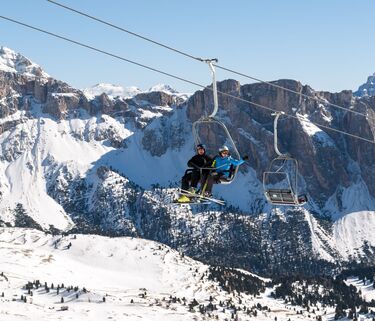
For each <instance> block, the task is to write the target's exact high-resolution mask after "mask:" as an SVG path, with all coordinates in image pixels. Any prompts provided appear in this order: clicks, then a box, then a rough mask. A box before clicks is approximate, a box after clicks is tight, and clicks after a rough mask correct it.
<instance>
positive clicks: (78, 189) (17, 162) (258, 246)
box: [0, 49, 375, 274]
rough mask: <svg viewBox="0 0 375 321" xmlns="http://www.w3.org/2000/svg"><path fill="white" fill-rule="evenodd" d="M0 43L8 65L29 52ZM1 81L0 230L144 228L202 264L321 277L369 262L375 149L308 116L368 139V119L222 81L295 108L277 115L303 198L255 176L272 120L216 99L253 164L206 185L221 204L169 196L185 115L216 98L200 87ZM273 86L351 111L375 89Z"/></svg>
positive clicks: (269, 147)
mask: <svg viewBox="0 0 375 321" xmlns="http://www.w3.org/2000/svg"><path fill="white" fill-rule="evenodd" d="M3 52H5V53H4V54H3V56H4V57H5V56H6V57H14V58H12V59H10V60H9V59H8V58H7V59H8V62H7V64H8V65H12V64H13V65H15V64H16V63H15V61H16V60H17V59H21V60H23V59H26V58H21V56H20V55H18V54H15V53H11V51H10V50H9V49H6V50H5V51H4V50H3ZM2 59H4V58H2ZM42 75H44V74H42ZM0 83H1V87H0V116H1V118H0V124H1V129H2V134H1V136H0V145H1V154H0V160H1V162H0V220H1V221H0V224H2V225H4V226H33V227H36V228H39V229H43V230H50V231H54V230H55V229H56V228H58V229H60V230H66V231H67V230H70V231H74V232H76V233H78V232H81V233H82V232H86V233H87V232H90V233H99V234H105V235H127V236H135V237H142V238H147V239H151V240H155V241H159V242H162V243H164V244H167V245H169V246H171V247H173V248H175V249H178V250H180V251H182V252H183V253H185V254H187V255H189V256H191V257H194V258H197V259H199V260H201V261H204V262H206V263H211V264H222V265H227V266H233V267H237V268H239V267H241V268H244V269H247V270H251V271H258V272H261V273H264V274H275V273H286V274H288V273H294V272H299V271H304V272H305V273H306V274H322V273H330V272H331V271H332V269H336V268H340V266H341V267H342V265H343V264H346V263H347V262H351V261H354V260H361V261H362V262H364V263H366V262H367V263H373V262H375V254H374V253H375V252H374V247H375V236H374V235H375V234H374V229H375V216H374V214H375V212H374V211H375V201H374V195H375V183H374V182H375V180H374V178H375V177H374V176H375V169H374V165H373V164H374V163H375V150H374V148H373V146H371V145H369V144H367V143H363V142H358V141H356V140H353V139H350V138H347V137H344V136H342V135H340V134H337V133H332V132H328V131H322V130H321V129H319V128H317V127H316V126H315V125H313V124H312V121H314V122H321V123H323V124H325V125H327V126H333V127H334V128H337V129H344V128H345V130H346V131H348V132H351V133H354V134H356V135H362V136H363V137H368V138H370V137H373V136H372V135H373V134H372V127H371V126H372V125H371V123H370V122H369V121H368V120H366V119H365V118H362V117H360V116H357V115H353V114H350V113H347V112H345V111H337V110H334V109H333V108H332V107H329V106H328V105H325V104H323V103H322V104H318V103H316V102H315V101H306V100H301V99H300V97H296V96H295V95H292V94H289V93H285V92H284V91H281V90H279V89H272V88H270V87H269V86H268V85H266V84H251V85H241V84H239V83H238V82H237V81H235V80H226V81H223V82H220V83H218V86H219V90H220V91H224V92H228V93H231V94H232V95H237V96H239V97H241V98H242V99H246V100H249V101H250V102H251V101H253V102H258V103H262V104H264V105H267V106H272V107H273V108H277V109H279V110H283V111H286V112H288V113H295V114H296V115H299V119H298V120H293V119H290V118H288V119H285V120H283V122H282V123H281V125H280V148H281V149H282V150H283V151H286V152H289V153H290V154H292V155H293V156H295V157H296V158H297V159H298V160H299V162H300V172H299V173H300V176H299V179H300V183H301V186H302V187H303V188H304V191H305V192H306V193H307V194H308V197H309V199H310V201H309V203H308V204H307V205H306V206H305V207H304V208H272V207H271V206H270V205H269V204H267V202H266V200H265V198H264V196H263V191H262V183H261V178H262V172H263V171H264V170H265V169H266V168H267V166H268V164H269V163H270V160H271V159H272V158H273V157H274V156H275V155H274V151H273V132H272V117H271V116H270V115H269V114H267V113H266V112H265V111H264V110H261V109H259V108H256V107H251V108H249V105H248V104H245V103H238V102H237V101H235V100H233V99H229V98H226V99H220V107H221V108H220V113H219V116H220V117H221V119H223V120H225V122H226V124H227V126H228V128H229V130H230V132H231V133H232V135H233V137H234V139H235V141H236V142H237V145H238V148H239V150H240V152H241V154H242V155H245V154H248V155H250V164H249V165H246V166H243V168H242V170H241V171H240V173H239V175H238V177H237V178H236V181H235V182H234V183H233V184H231V185H230V186H215V188H214V193H215V195H216V196H217V197H222V198H223V199H224V200H225V201H226V202H227V204H228V206H227V207H224V208H220V207H218V206H216V205H212V206H184V207H178V206H175V205H173V204H171V201H172V200H173V197H174V194H175V193H176V187H177V186H178V185H179V180H180V177H181V175H182V173H183V172H184V170H185V166H186V162H187V160H188V159H189V158H190V157H191V156H192V153H193V150H194V149H193V137H192V134H191V125H192V122H193V121H194V120H196V119H198V118H199V117H201V116H202V115H204V114H207V113H208V111H209V110H210V108H211V107H212V106H211V105H212V103H211V102H212V94H211V91H210V90H208V89H207V90H204V91H197V92H196V93H194V94H193V95H191V96H188V95H184V94H180V93H176V92H174V91H172V90H171V89H168V88H166V87H165V86H162V87H160V86H158V87H157V88H154V89H151V90H149V91H146V92H141V93H137V94H136V95H134V96H133V97H130V98H124V97H121V96H116V97H109V96H108V95H107V94H106V93H101V94H99V95H96V94H95V96H94V97H90V99H88V98H87V97H86V95H85V94H84V93H83V92H82V91H80V90H77V89H74V88H72V87H70V86H69V85H67V84H66V83H63V82H61V81H58V80H55V79H53V78H45V77H44V76H35V75H30V74H29V73H26V74H24V73H23V72H22V71H17V70H16V69H14V70H2V71H0ZM278 84H280V85H282V86H286V87H288V88H292V89H294V90H297V91H300V92H303V93H306V94H309V95H315V96H317V97H320V98H321V99H325V100H326V101H330V102H333V103H335V104H340V105H342V106H346V107H347V108H348V109H349V108H354V109H360V108H362V109H366V111H367V112H368V113H369V114H372V113H374V110H375V100H374V99H372V98H366V99H359V98H354V97H353V96H352V93H351V92H349V91H344V92H341V93H334V94H332V93H327V92H315V91H314V90H312V89H311V88H310V87H308V86H303V85H302V84H300V83H299V82H297V81H293V80H279V81H278ZM163 88H164V89H163ZM220 139H223V137H222V136H220V135H212V136H210V140H211V142H213V143H220ZM224 139H225V137H224ZM223 253H225V255H223Z"/></svg>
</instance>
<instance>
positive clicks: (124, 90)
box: [83, 83, 142, 99]
mask: <svg viewBox="0 0 375 321" xmlns="http://www.w3.org/2000/svg"><path fill="white" fill-rule="evenodd" d="M141 92H142V91H141V90H140V89H139V88H137V87H134V86H131V87H122V86H119V85H112V84H105V83H101V84H96V85H95V86H92V87H90V88H85V89H83V93H84V94H85V95H86V97H87V98H88V99H93V98H94V97H95V96H100V95H101V94H103V93H105V94H106V95H107V96H108V97H112V98H115V97H122V98H132V97H134V96H135V95H137V94H140V93H141Z"/></svg>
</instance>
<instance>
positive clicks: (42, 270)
mask: <svg viewBox="0 0 375 321" xmlns="http://www.w3.org/2000/svg"><path fill="white" fill-rule="evenodd" d="M69 244H71V247H70V246H69ZM0 245H1V246H0V255H1V257H2V260H1V261H0V271H1V272H2V274H1V275H0V293H4V296H1V297H0V304H1V309H0V319H1V320H3V319H4V320H5V319H6V320H16V321H18V320H40V321H43V320H48V321H49V320H53V319H59V320H72V319H74V320H92V321H95V320H98V321H99V320H100V321H101V320H104V319H113V320H207V314H206V315H204V314H201V313H199V312H198V306H197V307H195V308H194V309H193V311H191V312H189V309H188V306H187V305H188V304H189V303H190V302H192V300H193V299H195V300H197V302H198V304H203V305H205V306H207V305H208V304H209V302H210V301H209V298H210V296H212V298H213V299H212V303H213V304H215V305H218V304H219V301H222V302H233V303H235V304H238V302H239V300H241V305H240V306H245V307H248V308H251V307H253V308H252V309H254V310H257V308H256V305H257V304H260V305H261V306H267V307H268V308H269V310H268V311H264V310H263V311H262V308H258V309H259V310H258V314H257V318H256V320H274V319H275V317H278V318H284V319H286V318H290V319H291V320H309V318H308V317H307V312H306V311H305V312H304V313H303V314H301V315H300V314H297V313H296V311H295V310H294V311H293V310H292V308H291V307H290V306H288V305H286V304H285V303H284V302H282V301H279V300H274V299H272V298H271V297H270V293H271V291H272V288H268V289H267V290H266V291H265V292H264V293H261V294H260V295H258V296H256V297H254V296H251V295H246V294H243V293H242V294H237V295H235V296H234V295H232V294H228V293H227V292H225V291H224V290H223V289H222V288H221V287H220V285H219V284H218V283H217V282H215V281H211V280H209V279H208V278H207V270H208V266H207V265H204V264H202V263H199V262H197V261H194V260H192V259H190V258H187V257H183V256H181V255H180V254H179V253H178V252H176V251H175V250H172V249H170V248H168V247H167V246H164V245H161V244H160V243H155V242H151V241H146V240H141V239H134V238H125V237H123V238H105V237H100V236H95V235H69V236H65V237H61V236H55V237H52V236H50V235H45V234H44V233H42V232H38V231H35V230H27V229H9V228H7V229H4V228H1V229H0ZM35 280H39V282H40V284H41V285H42V286H41V287H40V288H38V289H36V288H35V287H34V288H33V289H32V292H33V294H32V295H31V293H29V294H28V291H27V290H26V289H25V288H24V286H25V284H26V283H28V282H33V281H35ZM45 282H46V284H47V287H48V288H49V290H48V291H49V292H47V290H46V288H45V286H44V284H45ZM52 284H54V286H53V288H52ZM62 284H63V285H62ZM58 285H59V291H58V292H57V287H58ZM70 286H72V287H73V289H72V290H71V291H68V289H67V287H70ZM75 287H76V288H75ZM74 288H75V289H74ZM77 294H78V297H77ZM21 295H23V296H25V297H26V302H27V304H25V303H24V302H23V301H21V300H20V298H21ZM173 297H175V298H176V299H178V300H175V301H174V300H173ZM61 298H63V300H64V302H63V303H62V302H61ZM103 298H105V302H103ZM183 298H185V299H186V303H185V304H184V303H183V301H182V300H183ZM63 306H67V307H68V310H67V311H61V308H62V307H63ZM254 306H255V308H254ZM301 310H303V309H302V308H301ZM331 310H332V311H333V309H328V314H327V315H326V317H330V316H331V313H332V311H331ZM232 313H233V309H230V308H219V309H217V310H215V311H213V312H211V313H210V315H211V318H212V319H218V320H228V319H230V318H231V315H232ZM322 313H323V311H321V314H322ZM237 314H238V317H239V320H250V319H253V317H251V316H249V315H247V314H245V311H238V312H237ZM211 318H208V319H211Z"/></svg>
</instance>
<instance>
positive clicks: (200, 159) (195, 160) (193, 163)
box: [187, 154, 213, 169]
mask: <svg viewBox="0 0 375 321" xmlns="http://www.w3.org/2000/svg"><path fill="white" fill-rule="evenodd" d="M212 161H213V159H212V158H211V157H210V156H207V155H206V154H204V155H195V156H193V157H192V158H191V159H190V160H189V161H188V163H187V165H188V166H189V167H193V168H196V169H198V168H201V167H210V166H211V164H212Z"/></svg>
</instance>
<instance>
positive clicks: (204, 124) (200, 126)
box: [192, 59, 241, 184]
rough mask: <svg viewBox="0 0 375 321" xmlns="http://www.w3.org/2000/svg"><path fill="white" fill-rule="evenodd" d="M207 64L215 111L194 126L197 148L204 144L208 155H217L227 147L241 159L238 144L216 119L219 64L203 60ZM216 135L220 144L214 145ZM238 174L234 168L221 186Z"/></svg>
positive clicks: (235, 167)
mask: <svg viewBox="0 0 375 321" xmlns="http://www.w3.org/2000/svg"><path fill="white" fill-rule="evenodd" d="M202 61H204V62H206V63H207V64H208V65H209V67H210V70H211V73H212V93H213V97H214V110H213V111H212V113H211V114H210V115H209V116H203V117H201V118H200V119H198V120H197V121H195V122H194V123H193V125H192V131H193V136H194V142H195V146H197V145H198V144H204V145H205V146H206V151H207V152H208V154H211V155H215V154H216V153H217V151H218V148H219V146H222V145H226V146H228V148H229V151H230V153H231V155H233V156H234V158H237V159H241V155H240V153H239V152H238V150H237V147H236V144H235V143H234V141H233V138H232V136H231V135H230V133H229V131H228V129H227V127H226V126H225V124H224V123H223V122H222V121H220V120H219V119H218V118H216V117H215V116H216V113H217V111H218V109H219V104H218V97H217V86H216V75H215V68H214V65H213V63H214V62H217V61H218V60H217V59H206V60H202ZM214 133H215V137H216V139H219V141H220V143H219V144H214V143H213V138H211V137H210V135H213V134H214ZM237 172H238V166H234V167H233V168H231V170H230V175H229V177H228V178H227V179H225V180H224V179H223V180H222V181H221V184H230V183H232V182H233V180H234V179H235V177H236V175H237Z"/></svg>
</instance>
